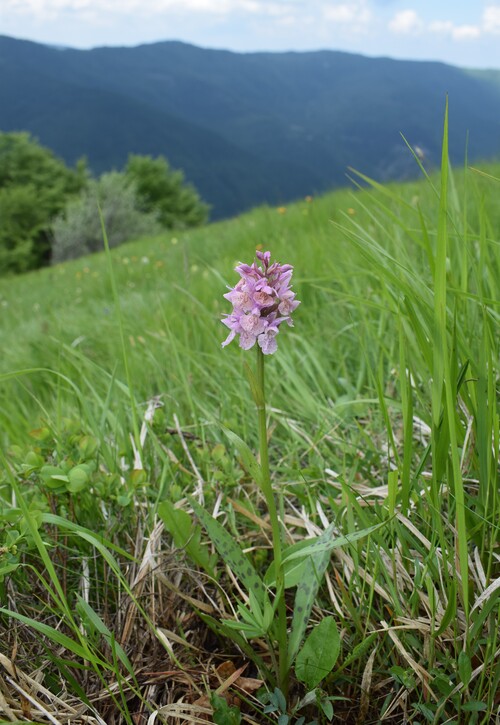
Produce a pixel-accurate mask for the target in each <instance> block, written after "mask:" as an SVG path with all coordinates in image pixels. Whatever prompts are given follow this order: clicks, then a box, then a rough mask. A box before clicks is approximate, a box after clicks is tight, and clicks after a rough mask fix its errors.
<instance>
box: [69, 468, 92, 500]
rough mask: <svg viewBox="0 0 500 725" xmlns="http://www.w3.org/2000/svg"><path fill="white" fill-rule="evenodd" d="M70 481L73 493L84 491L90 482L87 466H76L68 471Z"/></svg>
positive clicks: (70, 489)
mask: <svg viewBox="0 0 500 725" xmlns="http://www.w3.org/2000/svg"><path fill="white" fill-rule="evenodd" d="M68 478H69V483H68V486H67V488H68V491H71V493H78V491H82V490H83V489H84V488H85V486H86V485H87V483H88V480H89V474H88V470H87V467H86V466H75V467H74V468H72V469H71V471H70V472H69V473H68Z"/></svg>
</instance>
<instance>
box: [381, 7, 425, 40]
mask: <svg viewBox="0 0 500 725" xmlns="http://www.w3.org/2000/svg"><path fill="white" fill-rule="evenodd" d="M423 28H424V23H423V22H422V20H421V19H420V18H419V16H418V13H417V12H416V11H415V10H401V11H400V12H399V13H396V15H395V16H394V17H393V19H392V20H391V22H390V23H389V30H391V31H392V32H393V33H397V34H398V35H414V34H415V33H420V32H421V31H422V30H423Z"/></svg>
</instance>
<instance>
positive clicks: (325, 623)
mask: <svg viewBox="0 0 500 725" xmlns="http://www.w3.org/2000/svg"><path fill="white" fill-rule="evenodd" d="M339 652H340V635H339V632H338V629H337V625H336V623H335V620H334V618H333V617H325V619H323V620H322V621H321V622H320V623H319V624H318V625H316V627H314V629H313V630H312V632H311V634H310V635H309V636H308V638H307V639H306V641H305V642H304V646H303V647H302V649H301V650H300V652H299V653H298V655H297V660H296V662H295V674H296V675H297V678H298V679H299V680H300V681H301V682H304V683H305V685H306V686H307V687H308V688H309V689H313V688H314V687H317V685H319V683H320V682H321V681H322V680H324V678H325V677H326V676H327V675H329V674H330V672H331V671H332V669H333V667H334V666H335V663H336V661H337V658H338V656H339ZM332 714H333V712H332ZM325 715H326V712H325ZM327 717H328V715H327ZM329 719H331V718H329Z"/></svg>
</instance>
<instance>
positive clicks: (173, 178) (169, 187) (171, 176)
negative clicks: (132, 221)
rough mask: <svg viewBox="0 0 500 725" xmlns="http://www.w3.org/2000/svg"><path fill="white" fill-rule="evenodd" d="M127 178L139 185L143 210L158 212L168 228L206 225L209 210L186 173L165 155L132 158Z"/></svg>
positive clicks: (128, 166) (163, 223)
mask: <svg viewBox="0 0 500 725" xmlns="http://www.w3.org/2000/svg"><path fill="white" fill-rule="evenodd" d="M125 174H126V175H127V178H128V179H130V180H131V181H132V182H134V183H135V184H136V188H137V193H138V196H139V199H140V204H141V209H142V210H143V211H145V212H152V211H155V212H157V214H158V220H159V221H160V223H161V224H162V226H164V227H165V228H166V229H174V228H175V229H184V228H186V227H196V226H200V225H201V224H204V223H205V222H206V221H207V219H208V212H209V207H208V205H207V204H205V203H204V202H203V201H202V200H201V199H200V196H199V194H198V192H197V191H196V189H195V188H194V187H193V186H191V185H190V184H186V183H185V181H184V174H183V173H182V171H175V170H173V169H171V168H170V166H169V164H168V161H167V160H166V159H165V158H164V157H163V156H158V158H155V159H154V158H152V157H151V156H136V155H130V156H129V159H128V163H127V166H126V167H125Z"/></svg>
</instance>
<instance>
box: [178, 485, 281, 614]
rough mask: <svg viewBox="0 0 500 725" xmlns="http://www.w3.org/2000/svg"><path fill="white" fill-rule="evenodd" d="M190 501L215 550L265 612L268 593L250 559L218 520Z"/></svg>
mask: <svg viewBox="0 0 500 725" xmlns="http://www.w3.org/2000/svg"><path fill="white" fill-rule="evenodd" d="M189 501H190V503H191V506H192V507H193V509H194V512H195V514H196V515H197V516H198V518H199V519H200V521H201V523H202V524H203V526H204V527H205V529H206V530H207V533H208V535H209V536H210V539H211V540H212V542H213V544H214V546H215V548H216V549H217V551H218V552H219V554H220V556H221V557H222V558H223V559H224V562H225V563H226V564H227V565H228V566H229V567H230V569H231V570H232V572H233V573H234V574H235V575H236V576H237V577H238V579H239V580H240V581H241V583H242V584H243V586H244V587H245V588H246V590H247V591H248V592H252V594H253V595H254V596H255V599H256V601H257V603H258V605H259V606H260V608H261V610H264V608H265V605H266V603H267V605H268V606H269V599H268V596H267V592H266V589H265V587H264V584H263V582H262V579H261V578H260V577H259V575H258V574H257V573H256V571H255V569H254V568H253V565H252V563H251V562H250V560H249V559H248V557H247V556H246V555H245V554H244V553H243V551H242V550H241V548H240V547H239V545H238V544H237V543H236V541H235V540H234V539H233V537H232V536H231V535H230V534H228V532H227V531H226V530H225V529H224V528H223V527H222V526H221V525H220V524H219V522H218V521H216V519H214V518H213V516H210V514H209V513H208V512H207V511H205V509H204V508H202V506H200V504H199V503H197V502H196V501H194V500H193V499H192V498H190V499H189Z"/></svg>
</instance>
